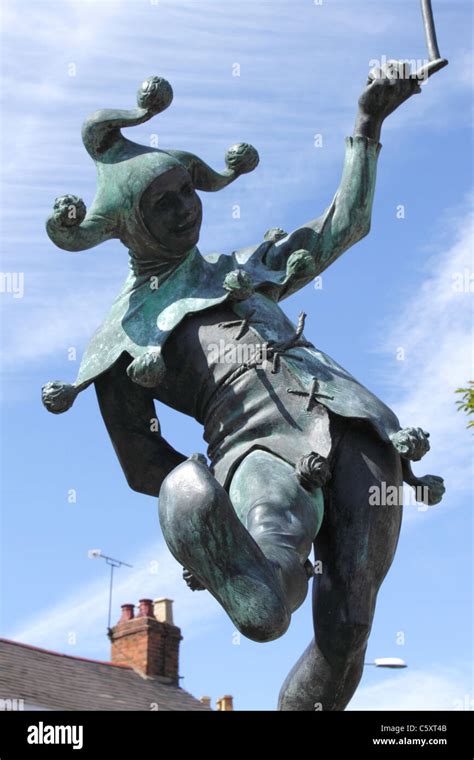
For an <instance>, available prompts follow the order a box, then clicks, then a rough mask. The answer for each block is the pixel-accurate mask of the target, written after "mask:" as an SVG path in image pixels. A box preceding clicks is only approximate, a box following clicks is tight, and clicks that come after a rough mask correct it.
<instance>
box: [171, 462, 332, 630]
mask: <svg viewBox="0 0 474 760" xmlns="http://www.w3.org/2000/svg"><path fill="white" fill-rule="evenodd" d="M230 491H231V495H232V498H233V499H234V501H235V503H234V505H233V504H232V502H231V499H230V498H229V495H228V494H227V492H226V491H225V490H224V488H222V486H221V485H220V484H219V483H218V482H217V480H216V479H215V478H214V477H213V475H212V474H211V472H210V471H209V470H208V468H207V467H206V466H205V465H204V464H202V463H200V462H199V461H195V460H194V461H193V460H188V461H186V462H184V463H183V464H181V465H179V466H178V467H176V468H175V469H174V470H173V472H171V473H170V475H168V477H167V478H166V479H165V481H164V483H163V486H162V488H161V491H160V498H159V513H160V522H161V527H162V530H163V535H164V537H165V540H166V542H167V544H168V547H169V549H170V551H171V553H172V554H173V556H174V557H175V558H176V559H177V560H178V561H179V562H180V563H181V564H182V565H183V566H184V567H185V568H186V569H187V570H188V571H190V572H191V573H192V575H194V576H195V578H196V579H197V580H198V581H200V582H201V583H202V585H203V586H205V588H207V589H208V590H209V591H210V592H211V593H212V594H213V595H214V596H215V597H216V599H217V600H218V601H219V602H220V604H221V605H222V606H223V607H224V609H225V610H226V612H227V613H228V615H229V617H230V618H231V619H232V621H233V622H234V624H235V625H236V627H237V628H238V630H239V631H241V632H242V633H243V634H244V635H245V636H247V637H248V638H251V639H253V640H255V641H262V642H263V641H271V640H273V639H276V638H278V637H279V636H281V635H283V633H285V631H286V629H287V628H288V625H289V622H290V616H291V612H292V611H293V610H294V609H296V607H298V606H299V605H300V604H301V602H302V601H303V599H304V597H305V596H306V593H307V588H308V570H307V568H305V561H306V559H307V557H308V554H309V552H310V551H311V547H312V542H313V540H314V537H315V536H316V533H317V530H318V527H319V525H320V523H321V518H322V500H321V497H316V498H314V497H313V496H311V495H310V494H309V493H308V492H307V491H305V490H304V489H303V488H302V487H301V486H300V485H299V483H298V481H297V479H296V476H295V474H294V469H293V468H292V467H291V466H290V465H288V464H287V463H286V462H283V461H282V460H281V459H279V458H278V457H274V456H273V455H271V454H268V453H266V452H262V451H254V452H252V453H251V454H249V455H248V456H247V457H246V458H245V459H244V460H243V461H242V462H241V463H240V465H239V467H238V468H237V471H236V473H235V475H234V477H233V479H232V484H231V488H230Z"/></svg>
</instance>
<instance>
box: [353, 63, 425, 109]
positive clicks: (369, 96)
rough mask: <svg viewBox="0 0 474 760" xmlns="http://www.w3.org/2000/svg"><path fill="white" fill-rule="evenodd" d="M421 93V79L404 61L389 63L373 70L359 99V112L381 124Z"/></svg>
mask: <svg viewBox="0 0 474 760" xmlns="http://www.w3.org/2000/svg"><path fill="white" fill-rule="evenodd" d="M420 92H421V87H420V84H419V79H418V77H417V76H416V75H415V74H411V72H410V68H409V64H407V63H406V62H404V61H388V62H387V63H386V64H384V65H383V66H380V67H377V68H375V69H372V71H371V72H370V74H369V77H368V79H367V86H366V88H365V90H364V92H363V93H362V95H361V96H360V98H359V111H360V112H361V113H362V114H364V115H365V116H368V117H371V118H374V119H376V120H377V121H379V122H380V123H381V122H382V121H383V120H384V119H386V118H387V116H389V115H390V114H391V113H393V111H395V109H396V108H398V107H399V106H400V105H401V104H402V103H404V102H405V100H408V98H410V97H411V96H412V95H416V94H418V93H420Z"/></svg>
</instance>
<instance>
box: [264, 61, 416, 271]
mask: <svg viewBox="0 0 474 760" xmlns="http://www.w3.org/2000/svg"><path fill="white" fill-rule="evenodd" d="M406 69H407V67H406V64H405V63H403V62H397V61H389V62H388V63H387V64H386V65H384V66H382V67H381V68H378V69H374V70H373V71H371V73H370V74H369V78H368V81H367V85H366V87H365V89H364V91H363V93H362V95H361V97H360V98H359V108H358V113H357V118H356V123H355V127H354V134H353V136H352V137H347V138H346V154H345V159H344V168H343V172H342V178H341V182H340V185H339V189H338V190H337V192H336V195H335V196H334V198H333V200H332V203H331V204H330V206H329V207H328V208H327V209H326V211H325V212H324V214H323V215H322V216H320V217H318V218H317V219H314V220H312V221H310V222H308V223H307V224H304V225H303V226H302V227H299V228H298V229H296V230H295V231H294V232H292V233H290V234H289V235H286V236H285V237H283V238H281V239H280V240H276V241H275V242H274V244H273V246H272V247H271V248H270V249H269V251H268V252H267V254H266V264H267V266H268V267H269V268H270V269H276V270H280V269H285V267H286V266H287V264H288V259H289V257H290V256H291V255H292V254H294V253H296V252H297V251H300V252H301V251H307V252H308V254H309V256H310V257H311V260H310V259H309V257H308V256H306V259H307V260H306V268H307V271H308V278H307V279H306V278H302V280H301V285H304V284H305V282H306V281H307V280H309V279H311V278H312V277H314V276H315V275H318V274H320V273H321V272H323V271H324V270H325V269H326V268H327V267H328V266H329V265H330V264H332V262H333V261H335V260H336V259H337V258H338V257H339V256H340V255H341V254H342V253H344V251H346V250H347V249H348V248H349V247H350V246H351V245H354V244H355V243H357V242H358V241H359V240H361V239H362V238H363V237H364V236H365V235H367V233H368V232H369V230H370V222H371V214H372V202H373V197H374V190H375V178H376V168H377V157H378V154H379V152H380V148H381V145H380V142H379V139H380V132H381V129H382V123H383V121H384V119H385V118H386V117H387V116H388V115H389V114H391V113H392V112H393V111H394V110H395V109H396V108H398V106H400V105H401V104H402V103H403V102H404V101H405V100H408V98H409V97H411V95H414V94H416V93H419V92H421V88H420V84H419V77H418V75H411V74H410V73H409V72H407V70H406ZM300 258H301V257H300Z"/></svg>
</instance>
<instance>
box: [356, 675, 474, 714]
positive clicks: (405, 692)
mask: <svg viewBox="0 0 474 760" xmlns="http://www.w3.org/2000/svg"><path fill="white" fill-rule="evenodd" d="M468 674H469V667H466V669H465V670H463V671H461V670H459V669H455V668H446V667H442V666H435V667H433V668H432V669H430V670H427V671H425V670H414V671H409V670H406V671H403V673H398V674H396V672H395V671H391V674H390V676H388V677H385V678H384V677H383V676H382V674H381V673H380V676H381V680H380V682H379V683H377V684H374V685H371V686H362V687H361V688H359V689H358V690H357V692H356V693H355V696H354V697H353V699H352V700H351V702H350V704H349V706H348V708H347V709H348V710H370V711H375V710H383V711H385V710H408V711H410V710H443V711H444V710H447V711H451V710H473V709H474V700H473V691H472V682H470V680H469V675H468Z"/></svg>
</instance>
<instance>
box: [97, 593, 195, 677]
mask: <svg viewBox="0 0 474 760" xmlns="http://www.w3.org/2000/svg"><path fill="white" fill-rule="evenodd" d="M158 602H159V603H160V605H161V606H163V610H164V612H163V614H165V613H166V609H167V608H168V607H169V606H170V605H171V599H164V600H163V599H159V600H158ZM163 602H166V603H165V604H164V605H163ZM160 609H161V607H160ZM133 610H134V606H133V604H124V605H122V617H121V618H120V620H119V622H118V624H117V625H116V626H114V627H113V628H111V629H110V631H109V638H110V640H111V643H112V651H111V661H112V662H113V663H120V664H122V665H129V666H130V667H132V668H134V669H135V670H137V671H138V672H140V673H143V674H144V675H146V676H150V677H152V678H154V677H156V676H160V677H161V676H162V677H164V678H168V679H169V680H170V682H171V683H174V684H176V685H179V644H180V641H181V639H182V636H181V631H180V629H179V628H178V627H177V626H175V625H173V624H172V623H171V624H170V623H169V622H164V621H162V620H157V619H156V618H155V616H154V613H153V601H152V600H151V599H140V602H139V609H138V613H137V614H136V615H135V617H134V616H133ZM168 620H169V615H168Z"/></svg>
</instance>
